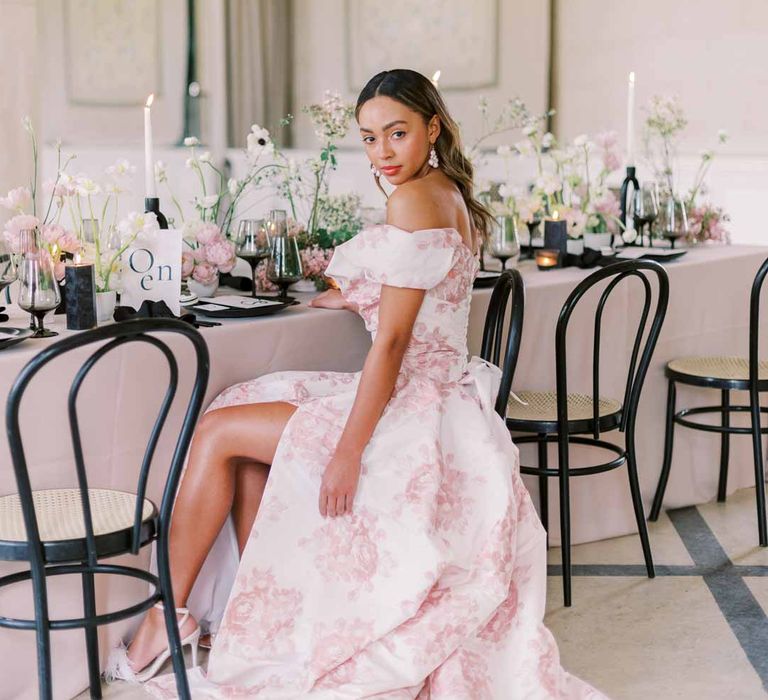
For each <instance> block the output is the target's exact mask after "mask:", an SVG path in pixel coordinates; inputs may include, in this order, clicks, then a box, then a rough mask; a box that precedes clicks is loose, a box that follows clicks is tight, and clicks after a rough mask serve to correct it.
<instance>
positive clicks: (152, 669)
mask: <svg viewBox="0 0 768 700" xmlns="http://www.w3.org/2000/svg"><path fill="white" fill-rule="evenodd" d="M155 607H156V608H158V609H159V610H163V604H162V603H156V604H155ZM176 614H177V615H181V616H182V617H181V619H180V620H179V629H181V628H182V627H183V626H184V623H185V622H186V621H187V620H188V619H189V610H187V608H176ZM199 639H200V627H196V628H195V631H194V632H192V633H191V634H189V635H187V636H186V637H184V639H182V640H181V648H182V650H183V649H184V647H185V646H187V645H189V646H191V647H192V667H193V668H194V667H195V666H197V643H198V641H199ZM127 652H128V649H127V647H126V646H125V644H124V643H123V642H120V644H119V645H118V646H116V647H115V648H114V649H112V651H110V652H109V657H108V659H107V665H106V668H105V669H104V680H105V681H106V682H107V683H112V682H114V681H127V682H128V683H146V682H147V681H148V680H149V679H150V678H152V677H154V676H155V675H156V674H157V672H158V671H159V670H160V669H161V668H162V666H163V664H164V663H165V662H166V661H167V660H168V659H169V658H170V657H171V650H170V649H169V648H168V647H166V648H165V649H164V650H163V651H161V652H160V653H159V654H158V655H157V656H156V657H155V658H154V659H153V660H152V661H151V662H150V663H149V664H148V665H147V666H145V667H144V668H143V669H142V670H141V671H139V672H138V673H137V672H136V671H134V670H133V668H132V667H131V662H130V661H129V660H128V653H127Z"/></svg>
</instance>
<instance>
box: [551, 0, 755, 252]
mask: <svg viewBox="0 0 768 700" xmlns="http://www.w3.org/2000/svg"><path fill="white" fill-rule="evenodd" d="M556 2H557V21H556V28H555V36H556V42H557V44H556V50H557V66H558V70H557V77H556V104H557V117H556V125H557V130H558V133H559V135H561V136H562V137H565V138H572V137H573V136H575V135H576V134H579V133H583V132H588V133H595V132H596V131H602V130H606V129H615V130H616V131H617V132H618V133H619V134H620V135H621V140H622V142H625V133H626V84H627V75H628V73H629V71H630V70H634V71H635V72H636V74H637V104H638V107H639V108H642V107H644V106H645V105H646V104H647V103H648V100H649V99H650V98H651V96H652V95H654V94H659V95H673V94H675V95H678V96H679V97H680V100H681V103H682V106H683V108H684V109H685V111H686V113H687V116H688V120H689V124H688V128H687V130H686V132H685V135H684V138H683V139H682V141H681V144H680V156H679V161H678V171H679V173H680V174H681V177H680V182H681V186H682V187H684V188H687V187H688V186H689V185H690V183H691V180H692V178H693V172H694V170H695V167H696V164H697V160H698V154H699V152H700V151H701V150H702V149H705V148H710V147H712V146H713V145H715V143H716V141H717V138H716V135H717V131H718V129H723V128H724V129H726V130H727V131H728V132H729V134H730V140H729V142H728V144H726V145H725V146H723V147H721V148H720V149H719V150H720V152H721V154H720V155H718V156H717V158H716V160H715V162H714V164H713V165H712V168H711V170H710V174H709V176H708V180H707V181H708V183H709V186H710V195H709V196H710V198H711V200H712V201H713V202H715V203H717V204H720V205H722V206H724V207H725V209H726V210H727V211H728V212H729V213H730V215H731V218H732V222H731V227H730V228H731V231H732V233H733V240H734V241H735V242H739V243H768V231H766V230H765V228H766V227H765V226H761V224H760V221H761V204H762V202H763V201H765V198H766V195H768V127H767V126H766V125H767V124H768V70H766V66H768V2H765V0H729V1H728V2H724V1H723V0H672V1H670V0H643V2H633V1H632V0H611V1H610V2H609V1H608V0H556ZM638 116H640V117H641V118H640V119H638V134H637V135H638V139H637V141H636V143H640V139H639V135H640V124H641V123H642V121H643V118H644V116H643V112H642V111H640V112H639V115H638ZM649 176H650V169H649V168H648V167H647V164H645V163H644V162H643V160H642V158H641V159H640V161H639V163H638V177H639V178H640V179H641V180H642V179H644V178H647V177H649Z"/></svg>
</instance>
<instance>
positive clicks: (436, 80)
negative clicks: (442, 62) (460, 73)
mask: <svg viewBox="0 0 768 700" xmlns="http://www.w3.org/2000/svg"><path fill="white" fill-rule="evenodd" d="M439 82H440V71H439V70H436V71H435V72H434V73H433V74H432V85H434V86H435V87H437V84H438V83H439Z"/></svg>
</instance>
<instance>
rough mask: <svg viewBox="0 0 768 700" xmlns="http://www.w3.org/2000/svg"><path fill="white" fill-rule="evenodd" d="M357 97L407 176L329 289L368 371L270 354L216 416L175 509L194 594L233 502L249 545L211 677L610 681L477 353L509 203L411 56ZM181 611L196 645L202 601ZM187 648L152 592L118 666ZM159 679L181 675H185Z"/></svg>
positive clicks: (141, 667) (223, 683)
mask: <svg viewBox="0 0 768 700" xmlns="http://www.w3.org/2000/svg"><path fill="white" fill-rule="evenodd" d="M355 114H356V117H357V121H358V124H359V127H360V136H361V138H362V141H363V144H364V147H365V152H366V155H367V157H368V159H369V160H370V163H371V170H372V171H373V175H374V178H375V179H376V183H377V185H379V187H380V188H381V184H380V182H379V179H380V177H381V176H382V175H383V176H384V177H385V178H386V180H387V181H388V182H389V184H390V185H394V186H395V188H396V189H395V190H394V193H393V194H392V195H391V196H390V197H389V199H388V201H387V224H386V225H380V226H372V227H370V228H368V229H365V230H364V231H362V232H361V233H360V234H358V235H357V236H356V237H355V238H353V239H352V240H350V241H348V242H347V243H344V244H343V245H340V246H339V247H338V248H337V249H336V251H335V254H334V257H333V260H332V261H331V263H330V266H329V267H328V271H327V274H328V275H329V276H330V277H332V278H334V279H335V280H336V281H337V282H338V284H339V286H340V290H331V291H328V292H325V293H324V294H321V295H320V296H318V297H316V298H315V299H314V300H313V301H312V304H311V305H312V306H314V307H319V308H326V309H347V310H350V311H353V312H355V313H358V314H360V315H361V316H362V317H363V319H364V320H365V324H366V327H367V329H368V330H369V331H370V332H371V334H372V337H373V345H372V348H371V350H370V352H369V353H368V356H367V359H366V361H365V365H364V367H363V370H362V372H357V373H354V374H345V373H338V372H278V373H274V374H269V375H266V376H262V377H259V378H258V379H255V380H253V381H249V382H245V383H243V384H239V385H236V386H233V387H230V388H229V389H227V390H225V391H224V392H222V393H221V394H220V395H219V396H218V398H217V399H216V400H215V401H214V402H213V404H212V405H211V406H210V408H209V409H208V411H207V412H206V414H205V415H204V416H203V418H202V419H201V421H200V424H199V426H198V429H197V431H196V433H195V437H194V440H193V442H192V446H191V449H190V456H189V463H188V467H187V470H186V473H185V476H184V479H183V482H182V485H181V487H180V489H179V494H178V498H177V501H176V506H175V510H174V514H173V522H172V526H171V539H170V552H171V564H172V579H173V595H174V599H175V601H176V604H177V605H181V606H183V605H185V604H186V601H187V599H188V597H189V594H190V591H191V589H192V585H193V583H194V581H195V579H196V577H197V575H198V573H199V571H200V569H201V566H202V565H203V562H204V560H205V558H206V555H207V553H208V552H209V550H210V548H211V546H212V544H213V542H214V540H215V539H216V537H217V535H218V533H219V531H220V530H221V528H222V525H223V524H224V523H225V521H226V519H227V517H228V516H229V514H230V513H231V514H232V518H233V521H234V526H235V531H236V534H237V539H238V544H239V549H240V555H241V561H240V567H239V569H238V573H237V578H236V580H235V584H234V587H233V589H232V592H231V594H230V598H229V602H228V604H227V608H226V611H225V613H224V618H223V620H222V623H221V627H220V630H219V633H218V635H217V636H216V638H215V643H214V644H213V648H212V651H211V654H210V657H209V663H208V669H207V673H205V674H204V673H203V672H202V671H201V670H200V669H199V668H196V669H194V670H193V671H191V672H190V686H191V690H192V695H193V697H214V698H229V697H245V696H247V697H256V698H270V699H272V698H305V697H306V698H317V699H320V698H328V699H330V698H350V699H352V698H374V697H375V698H381V699H384V698H387V699H392V700H394V699H396V698H417V697H418V698H421V699H425V698H432V699H433V700H448V699H451V700H455V699H457V698H498V699H499V700H510V699H511V698H555V697H557V698H599V697H602V695H601V694H600V693H598V692H597V691H595V690H593V689H592V688H590V687H589V686H587V685H586V684H584V683H582V682H581V681H579V680H578V679H576V678H574V677H573V676H571V675H569V674H568V673H566V672H565V671H564V670H563V669H562V668H561V667H560V662H559V657H558V652H557V647H556V644H555V642H554V639H553V638H552V636H551V634H550V633H549V631H548V630H547V629H546V628H545V627H544V625H543V623H542V618H543V615H544V604H545V586H546V551H545V536H544V531H543V528H542V526H541V524H540V522H539V520H538V518H537V516H536V513H535V511H534V509H533V507H532V504H531V501H530V498H529V496H528V493H527V492H526V490H525V488H524V486H523V483H522V481H521V479H520V475H519V471H518V452H517V448H516V447H515V446H514V445H513V444H512V441H511V439H510V436H509V432H508V431H507V429H506V427H505V424H504V421H503V420H502V419H501V418H500V417H499V416H498V415H497V414H496V413H495V412H494V410H493V405H494V400H495V394H496V391H497V389H498V385H499V378H500V371H499V370H498V369H497V368H495V367H493V366H490V365H488V364H487V363H484V362H483V361H481V360H479V359H478V358H473V359H472V360H471V361H469V362H467V347H466V329H467V319H468V314H469V302H470V298H471V292H472V280H473V278H474V276H475V273H476V270H477V260H476V251H477V249H478V246H479V242H480V239H481V238H482V237H483V236H484V235H485V234H486V233H487V231H488V227H489V224H490V216H489V213H488V211H487V210H486V209H485V208H484V207H483V206H482V205H481V204H480V203H479V202H478V201H477V200H475V199H474V197H473V193H472V167H471V165H470V163H469V162H468V161H467V159H466V157H465V156H464V155H463V153H462V148H461V143H460V138H459V131H458V127H457V125H456V123H455V122H454V121H453V119H452V118H451V117H450V115H449V114H448V112H447V110H446V107H445V105H444V103H443V101H442V98H441V97H440V94H439V93H438V91H437V90H436V89H435V87H434V86H433V85H432V83H431V82H430V81H429V80H428V79H427V78H425V77H424V76H422V75H421V74H419V73H416V72H414V71H411V70H391V71H385V72H382V73H379V74H378V75H376V76H374V77H373V78H372V79H371V80H370V81H369V82H368V84H367V85H366V86H365V88H364V89H363V91H362V92H361V94H360V97H359V98H358V101H357V107H356V113H355ZM382 189H383V188H382ZM179 624H180V632H181V638H182V640H183V642H184V643H185V644H193V645H196V644H197V637H198V636H199V630H198V627H197V622H196V621H195V620H194V619H193V618H191V617H190V616H189V614H188V613H184V614H183V615H182V616H181V617H180V620H179ZM165 649H166V638H165V633H164V627H163V617H162V613H161V611H159V610H155V609H153V610H150V612H149V613H148V614H147V616H146V618H145V619H144V621H143V622H142V625H141V627H140V628H139V630H138V632H137V634H136V636H135V638H134V639H133V642H132V643H131V645H130V647H129V649H128V650H127V656H125V651H123V652H122V654H123V658H122V659H118V660H117V661H115V660H114V659H113V663H112V664H111V666H112V668H113V672H112V675H113V676H118V677H123V678H128V679H132V680H148V679H149V678H150V677H151V676H152V675H153V674H154V673H156V671H157V669H158V668H159V666H160V664H161V662H162V661H163V660H164V659H165V658H167V651H165ZM115 669H117V670H115ZM146 688H147V689H148V690H149V691H150V692H152V693H153V694H155V695H158V696H159V697H174V696H175V690H174V689H175V685H174V681H173V677H172V676H167V677H164V678H158V679H154V680H152V681H151V682H150V683H148V684H147V686H146Z"/></svg>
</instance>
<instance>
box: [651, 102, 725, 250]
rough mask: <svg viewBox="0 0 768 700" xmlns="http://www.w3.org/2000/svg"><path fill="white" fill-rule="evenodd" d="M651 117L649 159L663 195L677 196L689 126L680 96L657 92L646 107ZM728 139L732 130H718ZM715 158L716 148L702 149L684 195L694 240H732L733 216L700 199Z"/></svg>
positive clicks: (719, 138)
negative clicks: (678, 161) (677, 164)
mask: <svg viewBox="0 0 768 700" xmlns="http://www.w3.org/2000/svg"><path fill="white" fill-rule="evenodd" d="M646 112H647V116H646V119H645V124H644V129H643V143H644V146H645V154H646V158H647V160H648V162H649V163H650V165H651V168H652V169H653V173H654V176H655V178H656V181H657V182H658V183H659V188H660V190H661V196H662V197H669V196H673V195H676V194H677V193H678V191H679V185H678V183H677V182H676V168H675V161H676V158H677V152H678V147H679V143H680V139H681V137H682V135H683V133H684V132H685V129H686V127H687V126H688V119H687V117H686V116H685V112H684V111H683V108H682V106H681V105H680V101H679V99H678V98H677V97H675V96H672V97H662V96H659V95H654V96H653V97H652V98H651V100H650V102H649V104H648V107H647V108H646ZM727 141H728V133H727V132H726V131H725V130H723V129H721V130H720V131H718V133H717V142H718V144H720V145H722V144H724V143H726V142H727ZM714 157H715V151H714V149H708V150H705V151H702V153H701V156H700V160H699V165H698V168H697V169H696V173H695V175H694V178H693V184H692V185H691V188H690V189H689V190H688V193H687V194H686V195H684V196H682V199H683V200H684V202H685V205H686V208H687V210H688V223H689V232H688V240H689V242H691V243H698V242H705V241H712V242H716V243H729V242H730V233H729V232H728V230H727V226H726V224H727V223H728V222H729V221H730V218H729V216H728V215H727V214H726V212H725V211H724V210H723V209H722V208H721V207H717V206H715V205H713V204H711V203H710V202H707V201H704V202H702V201H700V199H701V197H702V196H704V195H705V194H706V192H707V190H706V185H705V178H706V175H707V172H708V171H709V168H710V167H711V165H712V161H713V160H714Z"/></svg>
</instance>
